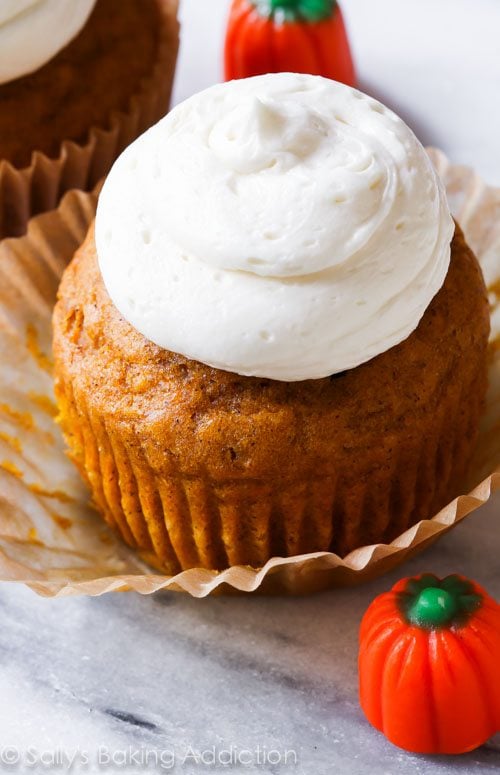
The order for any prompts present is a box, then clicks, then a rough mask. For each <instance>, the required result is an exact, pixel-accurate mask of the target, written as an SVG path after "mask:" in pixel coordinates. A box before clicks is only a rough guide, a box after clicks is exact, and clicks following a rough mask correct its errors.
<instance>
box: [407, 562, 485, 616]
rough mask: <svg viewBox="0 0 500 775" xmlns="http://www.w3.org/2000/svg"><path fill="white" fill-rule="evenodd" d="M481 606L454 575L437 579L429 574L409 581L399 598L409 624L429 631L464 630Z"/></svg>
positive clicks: (478, 598)
mask: <svg viewBox="0 0 500 775" xmlns="http://www.w3.org/2000/svg"><path fill="white" fill-rule="evenodd" d="M481 603H482V598H481V596H480V595H478V594H477V593H476V592H475V590H474V587H473V585H472V583H471V582H470V581H468V580H467V579H462V578H460V576H457V575H452V576H447V577H446V578H445V579H439V578H437V576H434V575H432V574H430V573H427V574H424V575H423V576H420V577H419V578H415V579H410V580H409V582H408V584H407V585H406V589H405V591H404V592H402V593H400V597H399V605H400V609H401V611H402V613H403V615H404V617H405V619H406V621H407V622H408V624H411V625H413V626H415V627H421V628H423V629H431V630H433V629H439V628H442V627H462V626H464V625H465V624H466V623H467V621H468V620H469V618H470V617H471V616H472V614H473V613H474V611H476V610H477V609H478V608H479V607H480V606H481Z"/></svg>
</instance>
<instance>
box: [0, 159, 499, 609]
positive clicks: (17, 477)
mask: <svg viewBox="0 0 500 775" xmlns="http://www.w3.org/2000/svg"><path fill="white" fill-rule="evenodd" d="M435 159H436V163H437V165H438V168H439V169H440V171H441V174H442V176H443V179H444V181H445V184H446V185H447V188H448V187H449V186H450V185H452V192H453V196H454V197H457V196H459V195H460V197H461V199H460V208H459V212H458V220H459V221H461V224H462V226H463V227H464V230H465V234H466V236H467V237H468V238H469V240H470V242H471V246H472V247H473V249H475V250H476V253H477V255H478V257H479V259H480V261H481V263H482V266H483V268H484V269H485V272H486V275H487V281H488V285H489V287H490V297H491V303H492V323H493V326H492V328H493V336H494V337H498V336H499V335H500V291H499V292H498V293H497V291H496V290H495V289H496V288H499V289H500V228H499V226H498V224H499V223H500V190H495V189H491V188H488V187H486V186H484V184H482V183H481V182H480V181H479V179H478V178H477V177H475V176H474V175H472V173H470V171H463V170H458V171H457V168H455V167H453V166H451V165H449V163H448V162H447V160H446V159H445V158H444V157H443V156H437V157H436V156H435ZM460 181H463V184H464V189H460ZM448 190H450V189H449V188H448ZM464 191H465V193H464ZM95 204H96V196H95V194H85V193H83V192H71V193H70V194H68V195H66V197H65V198H64V199H63V201H62V203H61V205H60V207H59V209H58V210H56V211H54V212H52V213H47V214H45V215H41V216H39V217H37V218H35V219H33V220H32V221H31V223H30V225H29V229H28V233H27V235H26V236H25V237H22V238H20V239H13V240H4V241H3V242H2V243H0V353H1V354H2V370H1V373H0V579H4V580H9V581H21V582H23V583H25V584H27V585H28V586H30V587H31V588H32V589H34V590H35V591H36V592H38V593H40V594H43V595H69V594H89V595H99V594H103V593H104V592H109V591H114V590H123V589H134V590H136V591H138V592H141V593H143V594H149V593H151V592H155V591H156V590H158V589H172V590H178V591H187V592H189V593H190V594H191V595H194V596H196V597H204V596H206V595H208V594H211V593H214V592H216V591H221V590H223V591H230V590H233V591H234V590H241V591H245V592H259V593H277V592H281V593H293V594H305V593H309V592H313V591H318V590H320V589H326V588H332V587H338V586H347V585H351V584H358V583H360V582H361V581H364V580H368V579H371V578H374V577H375V576H377V575H380V574H381V573H384V572H386V571H389V570H391V569H392V568H394V567H396V566H397V565H398V564H400V563H401V562H402V561H403V560H405V559H407V558H408V557H410V556H411V555H412V554H414V553H416V552H418V551H420V550H421V549H422V548H424V547H425V546H428V545H429V544H430V543H431V542H432V541H434V540H435V539H436V538H437V537H439V536H440V535H443V534H444V533H445V532H446V531H447V530H449V529H450V528H451V527H452V526H454V525H455V524H457V523H458V522H459V521H460V520H461V519H463V518H464V517H465V516H466V515H467V514H469V513H471V512H472V511H474V510H475V509H477V508H478V507H479V506H480V505H481V504H482V503H484V502H485V501H487V500H488V499H489V498H490V495H491V493H492V492H493V491H494V490H496V489H500V433H499V430H500V347H498V346H497V344H498V341H497V344H496V343H495V342H494V341H492V345H491V367H490V388H489V396H488V402H487V410H486V414H485V416H484V419H483V421H482V428H481V432H480V438H479V443H478V447H477V451H476V454H475V457H474V459H473V461H472V464H471V468H470V477H469V485H467V488H465V486H463V487H462V488H461V492H462V493H464V494H462V495H460V496H459V497H458V498H455V499H454V500H453V501H451V502H450V503H448V504H446V505H444V507H443V508H442V509H441V510H440V511H439V512H438V513H436V515H435V516H434V517H433V518H432V519H422V520H421V521H420V522H418V523H417V524H416V525H413V527H408V522H407V518H408V515H409V514H410V513H412V510H413V509H414V507H415V504H414V502H413V499H414V498H416V497H417V495H418V497H419V498H420V504H421V508H422V509H424V508H425V509H427V510H429V509H431V510H432V509H435V510H436V511H437V510H438V508H439V504H442V503H443V500H441V501H440V500H439V499H442V498H445V491H447V489H448V487H451V486H452V485H451V484H450V482H449V471H448V469H447V468H446V466H445V465H444V461H445V460H449V450H444V449H443V448H442V447H436V448H434V449H432V450H431V449H425V450H424V451H423V455H422V458H421V464H420V466H417V467H415V466H414V467H413V469H412V470H409V469H408V468H407V467H405V465H404V463H405V460H404V455H403V454H402V453H401V455H400V456H399V457H398V460H399V470H396V468H395V470H394V477H393V479H394V482H395V485H394V488H393V489H391V491H390V492H386V491H384V492H380V493H378V494H377V492H376V488H375V487H374V483H373V482H372V483H371V484H370V486H366V487H365V489H364V491H363V493H362V494H360V496H359V501H363V502H364V503H365V504H366V503H369V502H370V500H371V499H373V498H376V497H378V498H386V499H389V500H390V502H391V503H392V504H393V505H392V509H393V510H392V511H391V512H390V513H391V519H390V524H391V525H392V529H393V530H394V533H391V532H390V530H389V529H388V525H389V521H388V523H387V525H381V524H378V525H377V526H376V530H377V531H379V530H386V541H387V542H386V543H378V544H370V543H367V545H365V546H362V547H360V548H358V549H355V550H353V551H351V552H350V553H349V554H348V555H347V556H345V557H343V558H342V557H340V556H339V554H336V553H334V552H327V551H309V550H310V549H312V548H313V547H312V545H310V544H307V540H310V538H309V536H311V537H312V536H315V537H316V538H318V536H319V538H320V540H324V541H325V545H326V542H328V541H330V534H329V533H327V534H325V535H322V534H321V529H322V528H321V526H320V525H319V524H317V523H319V522H320V521H321V522H322V520H320V519H319V515H320V514H322V513H324V511H323V509H325V508H329V509H330V508H331V505H330V501H328V500H327V499H328V498H333V497H335V498H336V499H337V503H338V504H339V510H340V512H343V513H344V515H345V516H346V517H350V518H351V522H350V523H349V524H351V526H352V527H351V528H350V529H351V530H352V531H354V532H355V531H356V530H358V531H359V524H358V523H356V520H355V519H354V515H358V519H359V515H360V514H361V508H360V505H359V502H358V503H356V502H353V501H352V499H351V500H350V498H349V493H348V492H347V491H345V490H344V491H343V492H342V491H341V490H340V485H339V484H338V483H337V484H336V483H332V482H329V481H322V480H317V481H314V482H310V483H303V484H301V483H296V485H295V486H294V488H293V490H290V491H288V492H286V493H284V494H283V493H282V494H281V495H279V497H278V496H277V495H276V493H270V491H269V490H266V488H265V487H259V486H258V484H257V483H252V485H251V486H250V487H249V489H248V490H247V492H246V494H245V495H244V496H243V495H242V493H241V490H239V491H238V487H234V485H233V484H232V483H224V484H221V483H214V482H211V481H209V480H204V479H203V478H201V477H200V478H199V479H193V478H187V477H182V476H181V475H180V474H179V476H176V477H171V479H169V480H167V481H165V480H162V481H161V482H158V481H157V480H156V479H155V476H154V472H151V473H150V474H148V475H146V476H145V477H144V479H141V477H140V476H139V474H138V472H137V471H136V470H134V467H133V465H132V464H131V462H130V460H129V456H128V454H127V445H126V443H124V440H123V439H117V438H116V437H114V436H112V434H110V433H109V432H108V429H102V428H96V427H95V425H91V423H90V421H88V422H86V423H85V424H84V427H85V429H86V436H88V439H87V438H86V439H85V453H86V455H87V466H88V468H89V470H90V471H92V470H95V471H96V472H100V474H99V475H100V480H101V481H102V482H103V488H102V496H100V497H102V499H103V503H106V504H108V518H109V520H110V521H114V522H115V523H116V522H118V523H119V524H118V527H119V529H120V531H121V532H122V534H123V535H124V536H125V538H128V540H129V541H130V540H133V541H134V542H135V543H137V544H140V545H141V546H143V547H144V549H145V552H144V557H145V559H147V560H148V561H149V562H152V561H154V560H155V557H156V556H159V557H161V558H162V560H163V564H164V565H163V567H164V568H165V566H168V567H169V568H170V569H171V572H170V574H167V573H165V570H163V571H160V572H158V573H154V572H152V571H151V569H150V568H149V567H147V566H145V565H143V564H142V563H141V561H140V559H139V557H138V555H137V553H136V552H135V551H131V550H129V549H128V548H127V547H126V545H125V544H124V543H123V542H122V541H121V540H120V539H118V538H117V537H116V535H115V531H114V530H108V529H107V528H106V527H105V526H104V523H103V522H102V520H101V519H100V518H99V517H98V516H97V515H96V514H95V512H94V511H93V510H92V509H91V508H89V507H88V497H89V496H88V492H87V490H86V489H85V488H84V487H83V485H82V483H81V480H80V476H79V475H78V472H77V471H76V469H74V466H73V465H72V463H71V462H70V461H69V460H68V459H67V457H66V455H65V452H64V450H65V444H64V442H63V440H62V436H61V433H60V430H59V429H58V428H57V426H56V425H55V424H54V413H55V406H54V401H53V393H52V391H53V383H52V377H51V374H50V359H51V355H50V352H51V314H52V308H53V305H54V301H55V295H56V292H57V285H58V281H59V278H60V276H61V274H62V272H63V269H64V267H65V265H66V263H67V262H68V260H69V259H70V257H71V255H72V254H73V252H74V251H75V249H76V248H77V247H78V245H79V244H80V243H81V242H82V241H83V238H84V236H85V233H86V230H87V228H88V226H89V224H90V222H91V220H92V218H93V216H94V213H95ZM461 213H462V216H461ZM471 224H472V226H473V228H472V230H471V231H470V232H469V228H468V227H469V225H471ZM69 398H70V399H71V396H70V397H69ZM460 403H461V402H460V398H459V397H457V404H456V406H457V407H459V406H460ZM456 416H457V422H456V423H454V424H453V425H454V426H455V431H454V434H450V433H448V434H446V433H445V432H444V431H443V433H442V434H441V438H442V444H446V443H448V444H450V445H451V447H452V448H455V445H459V444H461V443H462V441H463V439H464V438H466V437H467V434H468V433H469V429H468V428H467V427H466V424H465V425H464V423H462V422H461V421H460V420H459V419H458V417H459V412H458V408H457V411H456ZM96 434H97V435H101V434H102V439H103V445H102V448H99V444H96V442H95V439H96ZM106 452H107V453H108V454H105V453H106ZM80 462H81V461H80ZM101 466H102V471H101ZM142 470H143V469H142V466H141V471H142ZM432 471H437V472H438V474H439V477H438V480H437V481H438V484H439V487H442V491H439V492H438V493H436V492H434V493H430V492H423V490H424V489H425V488H423V487H422V485H423V484H424V483H425V481H429V479H430V472H432ZM138 482H139V484H138ZM478 483H479V484H478ZM118 485H119V486H120V490H121V491H122V492H123V497H122V498H121V499H120V508H119V509H116V504H117V503H118V499H119V495H118ZM252 488H253V489H252ZM332 492H333V495H332ZM426 498H427V499H428V500H427V501H426V500H425V499H426ZM263 501H264V502H265V503H266V506H265V508H262V507H261V503H262V502H263ZM235 503H236V506H235ZM255 503H259V508H260V514H259V517H258V519H256V518H255V519H254V524H255V525H256V526H257V528H258V529H257V530H256V531H255V536H254V537H253V538H252V541H249V539H248V535H246V534H245V533H243V534H241V535H240V534H239V533H238V534H236V535H233V534H232V533H231V530H234V525H235V524H236V522H237V521H236V520H234V519H233V518H232V515H233V513H234V512H233V510H234V508H238V509H240V513H241V511H244V512H245V513H244V516H245V517H246V518H247V519H248V515H250V517H251V518H253V517H254V516H255V515H254V513H253V512H252V504H255ZM172 504H175V507H174V506H172ZM306 504H307V505H306ZM436 504H438V505H436ZM167 505H168V509H167V508H166V506H167ZM254 508H255V507H254ZM167 511H168V514H169V516H163V514H166V513H167ZM405 515H406V516H405ZM285 517H286V519H285ZM339 519H340V518H339ZM120 520H121V521H120ZM396 520H398V521H397V522H396ZM239 522H240V523H241V522H242V520H241V519H240V520H239ZM250 522H251V520H250ZM174 523H175V524H174ZM342 524H343V525H344V528H343V530H341V529H340V527H339V525H338V524H337V525H335V524H334V525H333V526H331V531H332V537H333V542H334V545H335V540H337V541H338V542H339V544H338V545H339V546H342V542H344V544H343V545H344V546H347V545H348V542H349V540H350V535H348V534H347V532H346V526H347V524H348V519H344V517H343V518H342ZM167 528H168V529H167ZM261 528H262V529H261ZM323 529H325V528H324V527H323ZM335 531H338V536H337V539H335V537H334V536H333V534H334V532H335ZM398 531H404V532H401V533H400V534H399V535H398V536H397V537H395V538H393V536H394V534H395V533H396V532H398ZM193 536H196V538H193ZM391 539H393V540H391ZM303 540H304V541H305V543H301V541H303ZM370 540H373V539H371V538H370V537H369V535H367V536H366V541H370ZM389 541H390V543H389ZM249 545H251V551H252V555H251V556H249V555H248V554H247V555H246V556H245V557H242V553H243V550H244V551H246V552H248V546H249ZM303 546H306V547H308V553H306V554H298V553H297V554H294V555H293V556H291V557H282V556H274V557H272V559H271V560H269V561H268V562H267V563H266V564H265V565H264V566H263V567H262V568H255V567H249V566H246V565H238V564H236V565H235V564H233V565H231V567H229V568H227V569H226V570H223V571H216V570H206V569H204V568H201V567H199V566H198V567H192V568H190V569H189V570H185V571H182V572H176V571H177V568H178V565H179V564H181V563H182V564H184V565H188V564H191V563H193V562H197V561H198V559H199V560H200V561H202V562H203V563H206V564H212V562H213V560H214V559H215V560H216V561H217V564H218V565H222V564H225V563H226V558H227V559H228V560H229V561H230V562H231V563H238V562H248V561H251V562H252V563H256V564H257V563H259V562H261V561H262V559H261V558H263V557H264V556H266V555H265V553H266V552H269V551H276V552H279V554H283V553H284V550H285V549H286V551H290V552H291V551H297V552H300V551H302V547H303ZM294 547H295V548H294ZM153 548H154V550H155V552H154V553H153V552H152V549H153ZM219 559H220V562H219Z"/></svg>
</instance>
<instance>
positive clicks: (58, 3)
mask: <svg viewBox="0 0 500 775" xmlns="http://www.w3.org/2000/svg"><path fill="white" fill-rule="evenodd" d="M95 3H96V0H0V83H7V82H8V81H13V80H15V79H16V78H21V76H23V75H28V74H29V73H32V72H34V71H35V70H38V68H40V67H42V65H44V64H46V63H47V62H48V61H49V60H50V59H52V58H53V57H54V56H55V55H56V54H57V53H59V51H60V50H61V49H62V48H64V46H66V45H67V44H68V43H69V42H70V41H71V40H73V38H74V37H75V36H76V35H77V34H78V33H79V32H80V30H81V29H82V27H83V26H84V24H85V22H86V21H87V19H88V17H89V15H90V12H91V11H92V9H93V7H94V5H95Z"/></svg>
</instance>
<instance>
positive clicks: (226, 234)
mask: <svg viewBox="0 0 500 775" xmlns="http://www.w3.org/2000/svg"><path fill="white" fill-rule="evenodd" d="M453 230H454V225H453V221H452V218H451V216H450V213H449V210H448V206H447V204H446V199H445V195H444V192H443V188H442V186H441V184H440V183H439V180H438V178H437V175H436V173H435V172H434V169H433V167H432V165H431V163H430V161H429V159H428V157H427V155H426V153H425V151H424V149H423V148H422V146H421V145H420V143H419V142H418V140H417V139H416V137H415V136H414V135H413V133H412V132H411V131H410V129H409V128H408V127H407V126H406V125H405V124H404V123H403V121H401V119H400V118H398V117H397V116H396V115H395V114H394V113H392V112H391V111H390V110H388V109H387V108H385V107H384V106H383V105H381V104H380V103H379V102H376V101H374V100H373V99H371V98H370V97H367V96H366V95H364V94H361V93H360V92H358V91H356V90H355V89H351V88H349V87H347V86H344V85H342V84H339V83H336V82H334V81H330V80H326V79H323V78H320V77H315V76H307V75H294V74H288V73H285V74H278V75H266V76H259V77H257V78H251V79H248V80H239V81H233V82H230V83H227V84H221V85H217V86H215V87H212V88H211V89H208V90H207V91H205V92H202V93H201V94H197V95H195V96H194V97H192V98H191V99H189V100H187V101H186V102H184V103H183V104H182V105H179V106H178V107H177V108H175V109H174V110H173V111H172V112H171V113H170V114H169V115H168V116H167V117H166V118H164V119H162V120H161V121H160V122H159V123H158V124H156V126H154V127H153V128H152V129H150V130H149V131H148V132H146V133H145V134H144V135H142V136H141V137H140V138H139V139H138V140H136V141H135V142H134V143H133V144H132V145H131V146H129V148H128V149H127V150H126V151H125V152H124V153H123V154H122V155H121V157H120V158H119V159H118V161H117V162H116V163H115V165H114V167H113V169H112V171H111V173H110V175H109V177H108V179H107V180H106V183H105V185H104V188H103V190H102V193H101V196H100V200H99V206H98V213H97V222H96V244H97V252H98V257H99V263H100V268H101V272H102V275H103V278H104V282H105V285H106V288H107V290H108V292H109V294H110V297H111V299H112V300H113V302H114V304H115V305H116V307H117V308H118V310H119V311H120V312H121V313H122V315H123V316H124V317H125V318H126V320H128V321H129V322H130V323H131V324H132V325H133V326H134V327H135V328H136V329H137V330H139V331H140V332H141V333H142V334H144V336H146V337H147V338H148V339H150V340H152V341H153V342H156V344H158V345H160V346H161V347H164V348H167V349H169V350H172V351H174V352H178V353H182V354H183V355H185V356H187V357H189V358H192V359H194V360H198V361H201V362H203V363H206V364H208V365H211V366H215V367H216V368H220V369H225V370H227V371H232V372H236V373H238V374H244V375H255V376H259V377H270V378H272V379H278V380H285V381H297V380H304V379H313V378H320V377H325V376H327V375H329V374H334V373H336V372H340V371H344V370H345V369H350V368H353V367H355V366H358V365H359V364H361V363H363V362H365V361H367V360H369V359H370V358H372V357H374V356H375V355H378V354H380V353H382V352H384V351H385V350H387V349H389V348H390V347H392V346H393V345H395V344H397V343H399V342H401V341H402V340H404V339H405V338H406V337H408V336H409V334H410V333H411V332H412V331H413V330H414V329H415V328H416V327H417V325H418V323H419V321H420V319H421V317H422V315H423V314H424V312H425V310H426V308H427V307H428V305H429V303H430V301H431V299H432V298H433V296H434V295H435V294H436V293H437V291H438V290H439V288H440V287H441V286H442V284H443V282H444V279H445V276H446V273H447V271H448V266H449V260H450V241H451V238H452V236H453Z"/></svg>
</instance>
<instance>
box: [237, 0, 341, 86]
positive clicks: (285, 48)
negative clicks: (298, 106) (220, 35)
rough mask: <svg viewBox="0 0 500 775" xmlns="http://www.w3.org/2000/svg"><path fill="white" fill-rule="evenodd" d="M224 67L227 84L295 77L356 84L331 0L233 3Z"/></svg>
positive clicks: (337, 11) (244, 0)
mask: <svg viewBox="0 0 500 775" xmlns="http://www.w3.org/2000/svg"><path fill="white" fill-rule="evenodd" d="M224 63H225V79H226V81H230V80H232V79H234V78H249V77H250V76H253V75H263V74H265V73H279V72H294V73H310V74H311V75H323V76H324V77H325V78H333V79H334V80H336V81H342V82H343V83H346V84H348V85H350V86H353V85H354V83H355V74H354V66H353V62H352V57H351V51H350V48H349V41H348V39H347V34H346V30H345V26H344V20H343V18H342V13H341V11H340V8H339V6H338V3H337V2H336V0H233V4H232V6H231V11H230V15H229V22H228V26H227V33H226V43H225V52H224Z"/></svg>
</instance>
